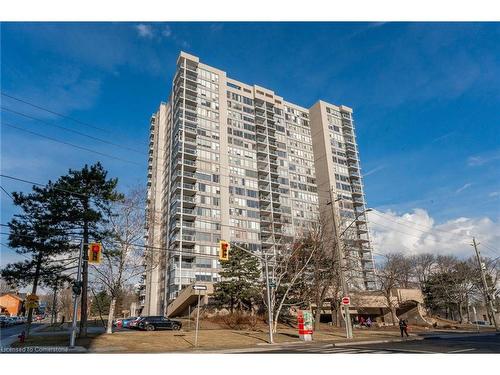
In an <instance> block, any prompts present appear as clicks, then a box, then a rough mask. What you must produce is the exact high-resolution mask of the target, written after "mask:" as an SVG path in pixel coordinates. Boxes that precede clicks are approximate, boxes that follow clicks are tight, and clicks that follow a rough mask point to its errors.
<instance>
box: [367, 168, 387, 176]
mask: <svg viewBox="0 0 500 375" xmlns="http://www.w3.org/2000/svg"><path fill="white" fill-rule="evenodd" d="M382 169H385V165H379V166H378V167H375V168H373V169H371V170H369V171H368V172H366V173H364V174H363V176H364V177H366V176H369V175H371V174H374V173H377V172H378V171H381V170H382Z"/></svg>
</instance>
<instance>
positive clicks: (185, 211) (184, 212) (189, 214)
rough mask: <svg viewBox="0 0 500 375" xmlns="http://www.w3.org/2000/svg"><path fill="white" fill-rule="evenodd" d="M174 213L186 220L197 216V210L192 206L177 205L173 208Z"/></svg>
mask: <svg viewBox="0 0 500 375" xmlns="http://www.w3.org/2000/svg"><path fill="white" fill-rule="evenodd" d="M172 214H174V215H175V217H176V218H180V217H181V216H182V217H183V219H184V220H194V219H195V218H196V210H195V209H192V208H181V207H176V208H175V209H174V210H172Z"/></svg>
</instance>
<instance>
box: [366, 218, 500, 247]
mask: <svg viewBox="0 0 500 375" xmlns="http://www.w3.org/2000/svg"><path fill="white" fill-rule="evenodd" d="M368 219H369V222H370V230H371V233H372V239H373V248H374V251H375V253H380V254H387V253H391V252H403V253H407V254H421V253H433V254H436V255H438V254H440V255H445V254H446V255H450V254H452V255H456V256H458V257H469V256H471V255H473V254H474V252H473V249H472V247H471V246H470V243H471V241H472V236H476V239H477V240H478V242H480V243H481V242H483V243H485V244H488V245H487V246H488V247H492V246H494V245H491V244H497V243H499V242H500V223H498V222H494V221H492V220H491V219H489V218H487V217H483V218H466V217H459V218H457V219H453V220H448V221H446V222H444V223H442V224H435V221H434V219H433V218H432V217H431V216H430V215H429V214H428V212H427V211H426V210H424V209H420V208H417V209H414V210H413V212H411V213H405V214H403V215H398V214H397V213H395V212H393V211H390V210H389V211H386V212H381V211H377V210H374V211H372V212H369V213H368ZM479 247H480V249H481V245H480V246H479ZM482 251H483V253H482V255H484V256H489V257H494V256H495V255H494V254H493V253H492V252H491V251H490V250H489V249H487V248H483V249H482Z"/></svg>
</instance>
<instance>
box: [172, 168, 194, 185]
mask: <svg viewBox="0 0 500 375" xmlns="http://www.w3.org/2000/svg"><path fill="white" fill-rule="evenodd" d="M181 178H182V179H183V180H184V182H188V183H194V182H196V175H195V174H194V173H193V172H188V171H184V172H181V171H180V170H179V169H177V170H176V171H175V172H174V173H173V174H172V179H173V180H180V179H181Z"/></svg>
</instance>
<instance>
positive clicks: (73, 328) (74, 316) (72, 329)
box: [69, 239, 83, 348]
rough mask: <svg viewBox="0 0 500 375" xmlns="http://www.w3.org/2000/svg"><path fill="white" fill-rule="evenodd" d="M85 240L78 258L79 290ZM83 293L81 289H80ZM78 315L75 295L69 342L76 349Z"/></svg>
mask: <svg viewBox="0 0 500 375" xmlns="http://www.w3.org/2000/svg"><path fill="white" fill-rule="evenodd" d="M82 258H83V239H82V240H81V242H80V255H79V256H78V271H77V273H76V283H77V284H76V285H77V288H78V287H81V280H82V272H81V271H82V261H83V259H82ZM80 293H81V289H80ZM77 313H78V294H76V293H75V296H74V300H73V323H72V325H71V337H70V340H69V347H70V348H74V347H75V338H76V321H77V316H76V315H77Z"/></svg>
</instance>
